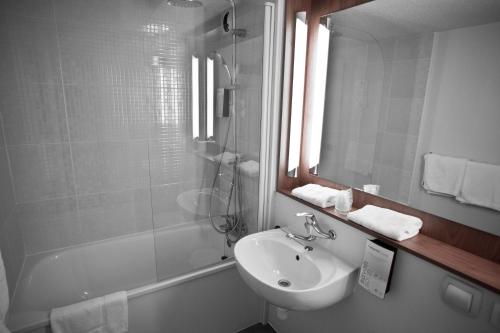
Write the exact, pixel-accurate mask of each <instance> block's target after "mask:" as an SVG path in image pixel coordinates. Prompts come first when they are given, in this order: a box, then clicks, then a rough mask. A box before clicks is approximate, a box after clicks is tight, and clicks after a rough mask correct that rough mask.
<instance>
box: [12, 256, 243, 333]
mask: <svg viewBox="0 0 500 333" xmlns="http://www.w3.org/2000/svg"><path fill="white" fill-rule="evenodd" d="M234 267H236V260H235V259H234V257H230V258H228V259H226V260H224V261H223V262H220V263H216V264H212V265H209V266H207V267H204V268H201V269H198V270H195V271H192V272H189V273H185V274H182V275H179V276H174V277H172V278H168V279H165V280H162V281H159V282H156V283H151V284H148V285H145V286H141V287H137V288H134V289H131V290H127V299H128V300H129V301H130V300H132V299H135V298H139V297H141V296H145V295H149V294H152V293H155V292H157V291H160V290H162V289H166V288H170V287H175V286H177V285H180V284H183V283H186V282H190V281H193V280H197V279H200V278H202V277H206V276H209V275H213V274H216V273H219V272H222V271H225V270H228V269H231V268H234ZM40 312H42V311H40ZM49 316H50V311H47V312H46V317H45V318H44V319H43V320H37V321H33V322H30V323H28V324H27V325H24V326H23V325H21V324H19V325H18V326H17V327H13V328H10V327H9V329H10V330H12V332H13V333H25V332H29V331H32V330H35V329H39V328H42V327H46V326H49V325H50V317H49Z"/></svg>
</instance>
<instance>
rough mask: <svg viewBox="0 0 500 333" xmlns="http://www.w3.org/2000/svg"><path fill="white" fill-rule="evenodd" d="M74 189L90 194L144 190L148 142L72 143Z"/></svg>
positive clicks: (147, 162) (146, 185) (147, 176)
mask: <svg viewBox="0 0 500 333" xmlns="http://www.w3.org/2000/svg"><path fill="white" fill-rule="evenodd" d="M71 145H72V148H73V156H74V165H75V178H76V190H77V193H78V194H91V193H102V192H112V191H121V190H126V189H139V188H147V187H148V186H149V161H148V143H147V141H131V142H78V143H72V144H71Z"/></svg>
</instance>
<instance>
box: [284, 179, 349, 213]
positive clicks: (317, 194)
mask: <svg viewBox="0 0 500 333" xmlns="http://www.w3.org/2000/svg"><path fill="white" fill-rule="evenodd" d="M338 193H339V190H335V189H333V188H329V187H324V186H321V185H317V184H307V185H305V186H301V187H297V188H294V189H293V190H292V195H293V196H295V197H297V198H299V199H302V200H304V201H307V202H310V203H312V204H314V205H316V206H320V207H321V208H327V207H332V206H334V205H335V197H336V196H337V195H338Z"/></svg>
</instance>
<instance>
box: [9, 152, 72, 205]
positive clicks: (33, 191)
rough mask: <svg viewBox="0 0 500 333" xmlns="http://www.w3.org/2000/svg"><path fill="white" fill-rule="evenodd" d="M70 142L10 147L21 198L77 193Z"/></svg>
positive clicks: (41, 197) (19, 198)
mask: <svg viewBox="0 0 500 333" xmlns="http://www.w3.org/2000/svg"><path fill="white" fill-rule="evenodd" d="M70 155H71V154H70V147H69V144H38V145H19V146H10V147H9V156H10V160H11V164H12V172H13V176H14V188H15V191H16V195H17V201H18V202H26V201H35V200H45V199H50V198H55V197H64V196H69V195H72V194H74V184H73V177H72V170H71V156H70Z"/></svg>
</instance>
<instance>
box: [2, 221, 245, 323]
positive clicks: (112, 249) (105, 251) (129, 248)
mask: <svg viewBox="0 0 500 333" xmlns="http://www.w3.org/2000/svg"><path fill="white" fill-rule="evenodd" d="M155 245H156V246H155ZM155 251H156V252H157V253H158V254H157V255H156V256H155ZM224 251H225V247H224V237H223V235H220V234H218V233H216V232H215V231H214V230H213V229H211V226H210V225H209V223H208V221H204V222H197V223H189V224H181V225H178V226H175V227H169V228H165V229H162V230H159V231H158V230H157V231H156V232H155V234H153V233H152V232H146V233H141V234H135V235H132V236H127V237H120V238H114V239H109V240H105V241H100V242H96V243H90V244H85V245H81V246H76V247H72V248H67V249H63V250H59V251H55V252H50V253H44V254H37V255H33V256H29V257H28V258H27V259H26V262H25V265H24V268H23V271H22V274H21V278H20V281H19V283H18V287H17V289H16V293H15V296H14V299H13V302H12V307H11V310H10V315H9V318H8V325H9V327H10V328H11V329H12V330H13V331H15V332H27V331H31V330H33V329H36V328H40V327H44V326H46V325H47V324H48V315H49V312H50V309H52V308H55V307H60V306H64V305H68V304H72V303H75V302H79V301H82V300H85V299H88V298H92V297H97V296H101V295H104V294H108V293H111V292H115V291H120V290H127V291H128V295H129V301H130V300H131V299H133V298H138V297H143V296H144V295H147V294H150V293H155V292H158V291H160V290H162V289H165V288H167V287H172V286H174V285H178V284H180V283H184V282H186V281H191V280H193V279H197V278H200V277H203V276H207V275H210V274H214V273H217V272H221V271H223V270H226V269H228V268H232V267H234V261H233V260H225V261H222V260H221V257H222V256H223V255H224ZM155 258H157V261H155ZM207 264H208V265H209V264H212V265H211V266H207ZM214 264H215V265H214ZM157 276H158V278H157ZM165 278H169V279H165ZM232 279H234V278H232ZM158 280H161V282H158ZM196 301H197V300H196V299H195V300H194V302H196ZM133 309H134V307H130V311H133ZM137 316H138V315H137V314H134V313H131V314H130V317H131V318H135V317H137ZM252 320H253V319H252ZM241 328H244V327H241ZM141 330H142V329H141ZM144 331H147V330H145V329H144Z"/></svg>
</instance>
